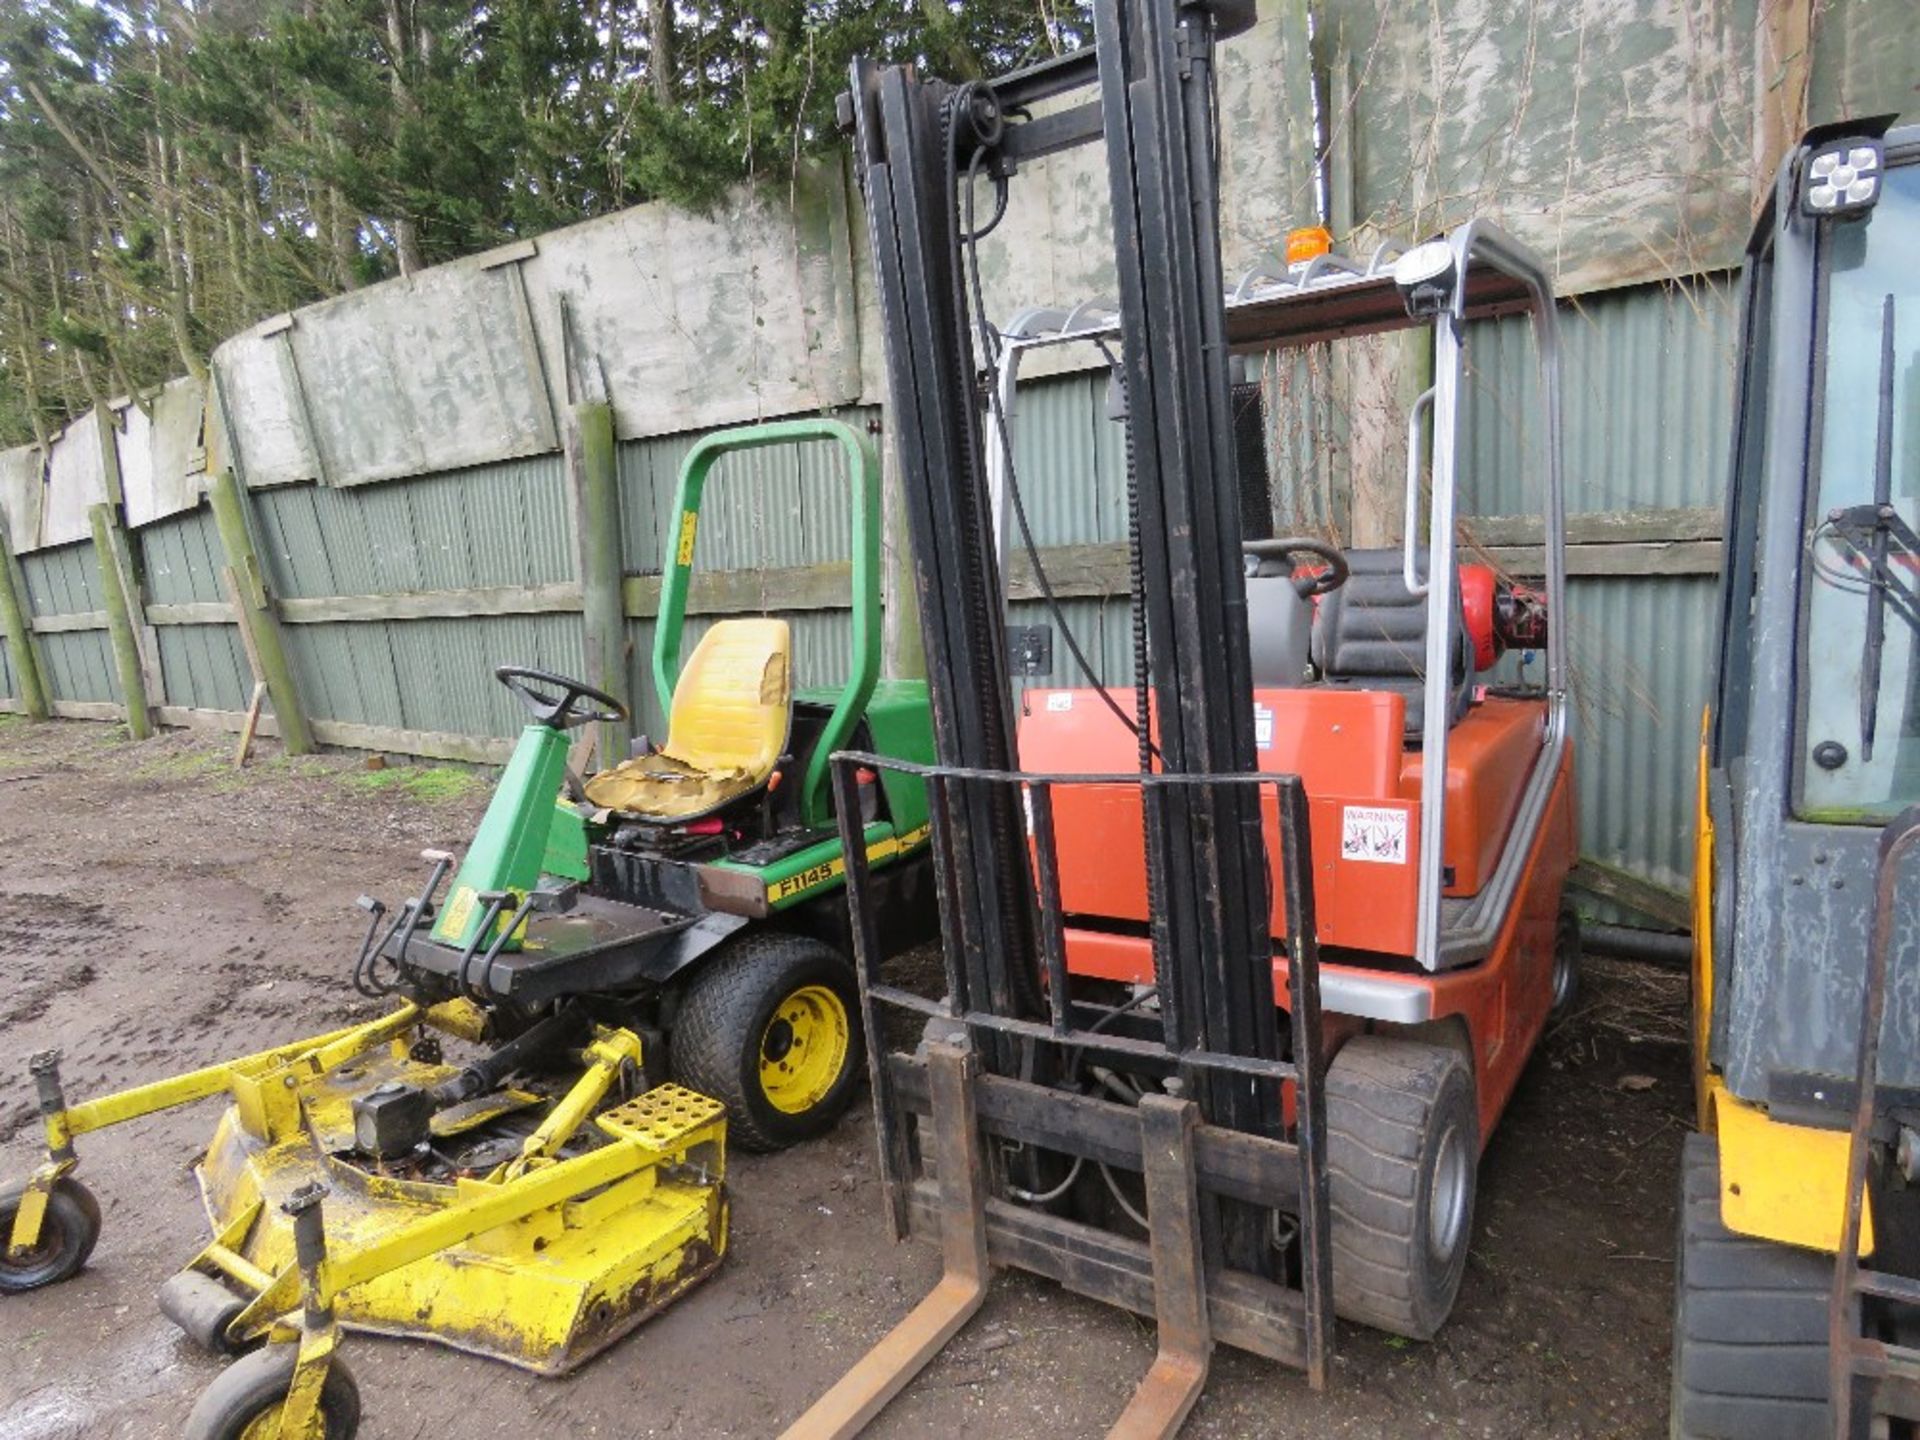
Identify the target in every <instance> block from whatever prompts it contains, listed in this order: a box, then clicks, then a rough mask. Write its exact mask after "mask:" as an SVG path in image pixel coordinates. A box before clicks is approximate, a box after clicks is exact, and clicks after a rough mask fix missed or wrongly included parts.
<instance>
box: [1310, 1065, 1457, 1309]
mask: <svg viewBox="0 0 1920 1440" xmlns="http://www.w3.org/2000/svg"><path fill="white" fill-rule="evenodd" d="M1449 1126H1451V1127H1452V1128H1453V1129H1454V1130H1455V1131H1456V1133H1457V1134H1458V1136H1459V1140H1460V1142H1461V1143H1464V1144H1465V1146H1466V1147H1467V1148H1466V1156H1467V1165H1468V1170H1467V1177H1468V1178H1467V1191H1466V1213H1465V1215H1464V1216H1463V1217H1462V1219H1461V1222H1460V1227H1461V1228H1460V1232H1459V1239H1458V1241H1457V1243H1456V1244H1455V1245H1454V1247H1453V1249H1452V1252H1451V1253H1450V1254H1448V1255H1447V1256H1446V1257H1445V1258H1444V1259H1441V1258H1440V1257H1438V1256H1436V1255H1435V1254H1434V1252H1433V1250H1432V1247H1431V1245H1430V1244H1429V1241H1428V1233H1429V1232H1428V1220H1427V1216H1428V1204H1429V1201H1430V1198H1431V1195H1432V1186H1433V1174H1432V1171H1433V1166H1434V1159H1435V1153H1436V1147H1437V1145H1438V1142H1439V1139H1440V1137H1441V1135H1442V1134H1443V1133H1444V1132H1445V1130H1446V1129H1447V1128H1448V1127H1449ZM1479 1130H1480V1126H1479V1114H1478V1110H1477V1108H1476V1102H1475V1091H1474V1084H1473V1071H1472V1069H1471V1067H1470V1066H1469V1065H1468V1064H1467V1061H1466V1058H1465V1057H1464V1056H1462V1055H1461V1054H1460V1052H1459V1051H1457V1050H1454V1049H1452V1048H1450V1047H1448V1046H1444V1045H1428V1044H1424V1043H1421V1042H1418V1041H1412V1040H1401V1039H1396V1038H1393V1037H1390V1036H1380V1035H1362V1036H1359V1037H1358V1038H1356V1039H1353V1040H1350V1041H1348V1042H1347V1043H1346V1044H1345V1045H1344V1046H1342V1047H1341V1049H1340V1053H1339V1054H1337V1055H1336V1056H1334V1059H1333V1063H1332V1064H1331V1065H1330V1066H1328V1067H1327V1170H1328V1178H1329V1182H1330V1184H1329V1190H1330V1192H1331V1197H1332V1201H1333V1205H1332V1227H1331V1228H1332V1238H1333V1302H1334V1309H1335V1310H1336V1311H1337V1312H1338V1313H1339V1314H1341V1315H1342V1316H1344V1317H1345V1318H1347V1319H1349V1320H1358V1321H1360V1322H1361V1323H1362V1324H1366V1325H1371V1326H1373V1327H1375V1328H1376V1329H1380V1330H1386V1331H1389V1332H1391V1333H1393V1334H1395V1335H1405V1336H1408V1337H1409V1338H1411V1339H1415V1340H1428V1339H1431V1338H1432V1337H1433V1333H1434V1332H1435V1331H1436V1330H1438V1329H1439V1328H1440V1325H1441V1323H1442V1322H1443V1321H1444V1320H1445V1319H1446V1318H1447V1314H1448V1312H1449V1311H1451V1310H1452V1309H1453V1302H1454V1297H1455V1296H1456V1295H1458V1294H1459V1291H1460V1280H1461V1277H1462V1276H1463V1275H1464V1274H1465V1272H1466V1262H1467V1251H1468V1249H1469V1248H1470V1245H1471V1242H1472V1238H1473V1192H1474V1188H1475V1187H1474V1176H1475V1171H1476V1170H1477V1168H1478V1160H1479V1139H1478V1136H1479Z"/></svg>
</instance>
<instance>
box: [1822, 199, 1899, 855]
mask: <svg viewBox="0 0 1920 1440" xmlns="http://www.w3.org/2000/svg"><path fill="white" fill-rule="evenodd" d="M1916 233H1920V165H1911V164H1909V165H1904V166H1899V167H1896V168H1893V169H1890V170H1889V171H1888V172H1887V173H1886V177H1885V186H1884V190H1883V192H1882V194H1881V195H1880V197H1879V200H1878V203H1877V204H1876V205H1875V207H1874V208H1873V209H1872V210H1870V211H1868V212H1867V213H1866V214H1865V215H1863V216H1861V217H1859V218H1857V219H1850V220H1849V219H1841V220H1836V221H1834V222H1832V224H1831V225H1830V228H1829V230H1828V234H1827V237H1826V243H1825V247H1824V248H1825V256H1824V267H1823V268H1824V271H1825V280H1826V285H1825V297H1824V304H1823V306H1822V309H1821V312H1820V314H1819V316H1818V319H1817V323H1818V325H1819V326H1820V329H1821V332H1822V338H1823V341H1824V344H1823V346H1822V347H1821V348H1822V351H1823V354H1822V357H1821V358H1822V362H1823V363H1824V368H1825V373H1824V379H1823V380H1822V381H1821V382H1820V385H1819V393H1820V396H1821V401H1822V403H1821V404H1820V406H1819V407H1818V409H1817V410H1816V418H1815V420H1814V426H1815V431H1814V434H1813V435H1812V437H1811V448H1810V458H1811V459H1812V460H1813V461H1814V464H1813V465H1812V466H1811V467H1810V468H1811V472H1812V473H1811V477H1810V479H1809V491H1810V493H1809V495H1808V504H1807V510H1806V541H1805V543H1806V547H1807V558H1808V560H1809V562H1810V564H1809V567H1808V570H1807V572H1806V574H1807V579H1806V582H1805V583H1806V593H1805V595H1804V596H1803V597H1802V615H1801V632H1800V633H1801V647H1802V648H1801V653H1802V656H1803V669H1802V675H1803V690H1802V717H1803V725H1802V730H1801V743H1800V745H1799V747H1798V765H1799V767H1800V784H1799V796H1800V804H1799V807H1798V808H1799V809H1800V811H1801V813H1802V814H1803V815H1805V816H1807V817H1808V818H1813V819H1820V820H1827V821H1841V822H1845V821H1848V820H1858V821H1871V822H1876V823H1877V822H1882V821H1884V820H1885V819H1886V818H1887V817H1888V816H1890V815H1892V814H1894V813H1895V812H1897V811H1899V810H1900V809H1902V808H1904V807H1905V806H1907V805H1910V804H1912V803H1914V801H1916V800H1920V539H1916V535H1915V530H1916V528H1917V527H1920V268H1916V267H1915V265H1914V255H1913V250H1912V238H1911V237H1912V236H1913V235H1915V234H1916ZM1808 637H1818V640H1817V643H1809V639H1808Z"/></svg>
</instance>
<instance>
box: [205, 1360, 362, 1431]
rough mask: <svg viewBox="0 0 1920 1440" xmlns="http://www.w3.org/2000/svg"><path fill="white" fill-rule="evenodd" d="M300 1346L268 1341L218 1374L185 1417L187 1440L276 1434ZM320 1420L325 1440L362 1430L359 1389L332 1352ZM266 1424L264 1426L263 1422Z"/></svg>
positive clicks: (322, 1391) (321, 1388)
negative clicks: (265, 1344) (218, 1376)
mask: <svg viewBox="0 0 1920 1440" xmlns="http://www.w3.org/2000/svg"><path fill="white" fill-rule="evenodd" d="M299 1357H300V1347H299V1346H298V1345H267V1346H263V1347H262V1348H260V1349H258V1350H254V1351H251V1352H250V1353H248V1354H246V1355H242V1356H241V1357H240V1358H239V1359H238V1360H236V1361H234V1362H233V1364H231V1365H229V1366H228V1367H227V1368H226V1369H225V1370H223V1371H221V1372H220V1378H219V1379H218V1380H215V1381H214V1382H213V1384H211V1385H209V1386H208V1387H207V1388H206V1390H205V1392H204V1393H203V1394H202V1395H201V1396H200V1403H199V1404H197V1405H195V1406H194V1407H193V1413H192V1414H191V1415H189V1416H188V1417H187V1427H186V1429H185V1430H184V1431H183V1432H182V1434H183V1435H184V1436H185V1440H252V1437H254V1436H259V1435H278V1434H279V1433H280V1425H279V1420H280V1411H281V1407H283V1406H284V1405H285V1404H286V1403H287V1387H288V1386H289V1385H291V1384H292V1383H293V1366H294V1362H295V1361H296V1360H298V1359H299ZM320 1420H321V1428H322V1430H323V1431H324V1433H325V1435H326V1440H353V1437H354V1435H355V1434H356V1433H357V1432H358V1431H359V1429H360V1387H359V1386H357V1385H355V1384H354V1383H353V1375H352V1373H351V1372H350V1371H349V1370H348V1369H347V1367H346V1366H345V1365H344V1364H342V1363H341V1360H340V1357H339V1356H338V1355H335V1356H334V1357H333V1362H332V1363H331V1364H330V1365H328V1366H327V1378H326V1383H325V1384H323V1385H322V1386H321V1387H320ZM263 1421H264V1422H266V1423H265V1424H263V1423H262V1422H263Z"/></svg>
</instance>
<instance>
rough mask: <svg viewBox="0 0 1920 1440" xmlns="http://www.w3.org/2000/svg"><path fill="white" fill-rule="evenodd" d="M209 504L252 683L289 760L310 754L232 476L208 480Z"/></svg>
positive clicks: (241, 494) (242, 495) (242, 499)
mask: <svg viewBox="0 0 1920 1440" xmlns="http://www.w3.org/2000/svg"><path fill="white" fill-rule="evenodd" d="M207 499H208V500H209V501H210V502H211V503H212V505H213V523H214V524H215V525H216V526H218V527H219V530H220V548H221V550H223V551H224V552H225V553H226V557H227V569H228V573H229V574H230V575H231V576H232V583H231V584H230V585H228V587H227V590H228V595H229V598H230V599H231V600H232V602H233V618H234V620H235V622H236V623H238V625H239V626H240V641H241V644H242V646H243V647H244V648H245V650H246V652H247V659H248V660H249V661H250V662H251V663H252V664H253V666H254V670H255V673H254V679H255V680H259V681H264V682H265V684H266V687H267V695H268V698H270V699H271V700H272V701H273V715H274V719H276V720H277V721H279V723H280V743H281V744H282V745H283V746H284V747H285V748H286V752H287V753H288V754H289V755H307V754H311V753H312V751H313V731H312V730H311V729H310V728H309V727H308V725H307V714H306V711H304V710H302V709H301V708H300V691H299V687H298V686H297V685H295V683H294V679H293V666H292V665H291V664H290V663H289V662H288V660H287V647H286V644H285V641H284V639H283V637H282V636H281V633H280V617H279V616H278V615H277V614H276V613H275V612H274V607H273V600H272V597H271V596H270V595H269V594H268V593H267V581H266V572H265V571H263V570H262V569H261V568H260V556H259V554H258V553H257V552H256V551H255V550H254V548H253V530H252V527H251V526H250V525H248V523H247V495H246V492H245V491H244V490H242V489H241V488H240V482H239V480H238V479H236V478H235V477H234V473H233V471H231V470H222V471H220V472H218V473H217V474H214V475H210V476H209V477H207Z"/></svg>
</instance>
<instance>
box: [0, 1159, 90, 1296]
mask: <svg viewBox="0 0 1920 1440" xmlns="http://www.w3.org/2000/svg"><path fill="white" fill-rule="evenodd" d="M25 1193H26V1186H25V1185H10V1186H8V1187H7V1188H6V1189H5V1190H0V1295H20V1294H24V1293H26V1292H27V1291H29V1290H39V1289H41V1288H43V1287H45V1286H48V1285H57V1284H59V1283H60V1282H61V1281H62V1280H67V1279H71V1278H72V1277H73V1276H74V1275H77V1274H78V1273H79V1272H80V1269H81V1267H82V1266H84V1265H85V1264H86V1263H87V1257H88V1256H90V1255H92V1254H93V1247H94V1245H95V1244H96V1243H97V1242H98V1241H99V1239H100V1202H99V1201H98V1200H95V1199H94V1198H93V1192H92V1191H91V1190H89V1189H87V1187H86V1186H84V1185H82V1184H81V1183H80V1182H79V1181H78V1180H73V1179H67V1178H62V1179H59V1180H56V1181H54V1182H53V1190H52V1192H51V1193H50V1194H49V1195H48V1196H47V1213H46V1218H45V1219H44V1220H43V1221H42V1222H41V1226H40V1243H39V1244H38V1245H37V1246H35V1248H34V1250H33V1253H32V1254H30V1255H28V1256H26V1257H25V1258H23V1259H20V1260H15V1259H13V1258H11V1257H10V1256H8V1255H7V1253H6V1247H7V1243H8V1238H9V1237H10V1236H11V1235H12V1234H13V1217H14V1216H15V1215H16V1214H17V1213H18V1212H19V1209H20V1200H21V1197H22V1196H23V1195H24V1194H25Z"/></svg>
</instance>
